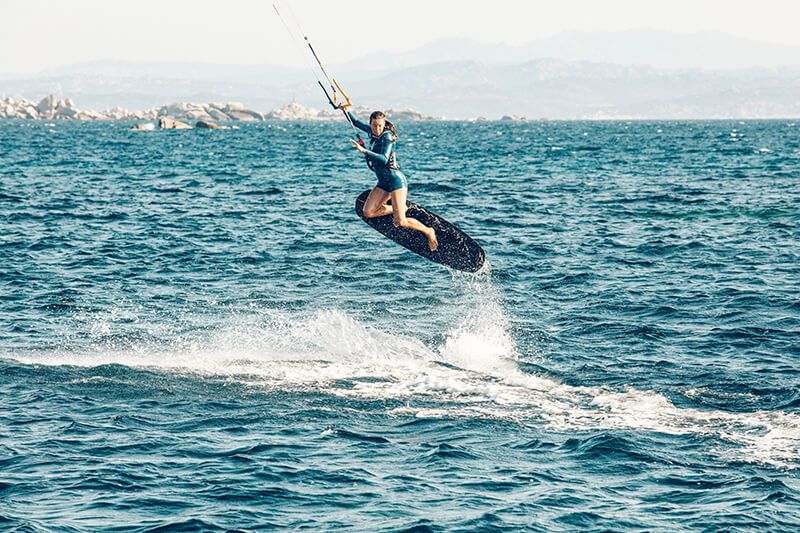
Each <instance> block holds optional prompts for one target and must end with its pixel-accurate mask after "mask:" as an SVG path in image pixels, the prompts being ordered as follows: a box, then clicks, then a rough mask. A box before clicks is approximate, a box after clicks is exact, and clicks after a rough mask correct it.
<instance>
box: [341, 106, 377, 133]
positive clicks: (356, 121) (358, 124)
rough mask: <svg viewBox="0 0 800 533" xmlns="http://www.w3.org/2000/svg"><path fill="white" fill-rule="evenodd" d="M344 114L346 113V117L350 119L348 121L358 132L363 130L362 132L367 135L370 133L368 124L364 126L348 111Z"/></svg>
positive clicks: (370, 129)
mask: <svg viewBox="0 0 800 533" xmlns="http://www.w3.org/2000/svg"><path fill="white" fill-rule="evenodd" d="M345 112H346V113H347V116H348V117H350V120H352V121H353V125H354V126H355V127H356V128H358V129H360V130H364V131H366V132H367V133H372V128H370V127H369V124H364V123H363V122H361V121H360V120H358V119H357V118H356V116H355V115H354V114H352V113H351V112H350V111H345Z"/></svg>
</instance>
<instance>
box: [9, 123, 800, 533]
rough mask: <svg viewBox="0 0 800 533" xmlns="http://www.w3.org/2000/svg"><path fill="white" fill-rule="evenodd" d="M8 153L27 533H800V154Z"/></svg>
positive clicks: (529, 134) (797, 127)
mask: <svg viewBox="0 0 800 533" xmlns="http://www.w3.org/2000/svg"><path fill="white" fill-rule="evenodd" d="M129 127H130V124H127V123H113V122H112V123H86V124H84V123H72V122H59V123H55V124H47V123H41V122H25V121H22V122H13V121H6V122H0V185H1V187H0V246H1V249H2V265H3V267H2V269H0V395H1V396H0V398H2V403H0V529H7V530H12V531H26V532H27V531H88V530H93V531H94V530H110V531H161V530H175V531H214V530H230V529H237V530H246V531H252V530H273V529H274V530H280V529H291V530H304V529H305V530H314V531H333V530H336V531H416V532H426V531H463V532H467V531H518V530H521V529H527V530H534V531H575V530H581V531H645V530H646V531H663V530H670V531H754V530H758V531H762V530H763V531H767V530H768V531H796V530H797V529H798V528H800V513H798V510H800V476H798V467H800V377H799V376H798V362H799V361H800V266H799V265H800V123H793V122H792V121H765V122H760V121H747V122H738V121H736V122H735V121H729V122H724V121H717V122H543V123H529V124H511V123H491V122H489V123H462V122H445V123H439V122H437V123H401V124H398V128H399V134H400V137H401V138H400V143H399V145H398V149H399V159H400V161H401V163H402V164H403V167H404V170H405V171H406V173H407V175H408V178H409V182H410V193H409V198H410V199H411V200H412V201H415V202H417V203H420V204H422V205H425V206H426V207H428V208H430V209H431V210H433V211H435V212H438V213H439V214H440V215H442V216H444V217H445V218H447V219H448V220H450V221H452V222H454V223H456V224H457V225H459V226H460V227H461V228H462V229H464V230H465V231H467V232H468V233H469V234H471V235H472V236H473V237H474V238H475V239H476V240H478V241H479V242H480V243H481V244H482V245H483V247H484V248H485V250H486V252H487V257H488V259H489V265H488V266H487V268H486V269H485V270H484V271H482V272H480V273H478V274H475V275H468V274H462V273H455V272H451V271H449V270H448V269H446V268H445V267H442V266H440V265H437V264H434V263H430V262H428V261H426V260H425V259H422V258H420V257H418V256H416V255H414V254H411V253H410V252H407V251H406V250H405V249H403V248H401V247H399V246H397V245H395V244H394V243H392V242H390V241H388V240H386V239H384V238H383V237H382V236H381V235H379V234H378V233H377V232H374V231H373V230H372V229H370V228H369V227H368V226H367V225H366V224H364V223H363V222H361V220H359V219H358V218H357V217H356V215H355V214H354V212H353V201H354V198H355V196H357V195H358V193H360V192H361V191H362V190H364V189H366V188H367V187H369V186H371V185H372V183H373V178H372V177H371V176H370V174H369V171H368V170H367V169H366V167H365V165H364V164H363V161H362V160H361V159H360V158H359V157H358V154H357V153H356V152H355V151H354V150H352V149H350V148H349V147H348V146H349V143H348V141H347V139H348V131H347V129H346V126H345V125H343V124H338V123H337V124H318V123H261V124H252V125H245V126H244V127H243V128H242V129H241V130H229V131H193V130H190V131H150V132H132V131H129V130H128V128H129Z"/></svg>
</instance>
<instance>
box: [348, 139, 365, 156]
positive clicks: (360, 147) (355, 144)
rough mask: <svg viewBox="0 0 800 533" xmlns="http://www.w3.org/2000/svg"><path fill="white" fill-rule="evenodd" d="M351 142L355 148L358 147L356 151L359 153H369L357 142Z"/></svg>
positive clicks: (351, 140)
mask: <svg viewBox="0 0 800 533" xmlns="http://www.w3.org/2000/svg"><path fill="white" fill-rule="evenodd" d="M350 142H351V143H353V146H355V147H356V150H358V151H359V152H361V153H362V154H363V153H364V152H366V151H367V149H366V148H364V147H363V146H361V145H360V144H358V143H357V142H356V141H354V140H353V139H350Z"/></svg>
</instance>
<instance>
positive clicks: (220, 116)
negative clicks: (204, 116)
mask: <svg viewBox="0 0 800 533" xmlns="http://www.w3.org/2000/svg"><path fill="white" fill-rule="evenodd" d="M208 114H209V115H210V116H211V118H212V119H213V120H219V121H221V122H226V121H228V120H230V119H231V117H229V116H228V115H226V114H225V113H223V112H222V111H220V110H219V109H216V108H214V107H212V108H211V109H209V110H208Z"/></svg>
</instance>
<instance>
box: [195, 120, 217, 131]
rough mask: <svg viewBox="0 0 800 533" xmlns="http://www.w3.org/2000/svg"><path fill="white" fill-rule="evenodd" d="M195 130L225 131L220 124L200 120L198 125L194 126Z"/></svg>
mask: <svg viewBox="0 0 800 533" xmlns="http://www.w3.org/2000/svg"><path fill="white" fill-rule="evenodd" d="M194 127H195V128H200V129H206V130H221V129H223V128H222V126H220V125H219V124H214V123H213V122H207V121H205V120H198V121H197V124H195V125H194Z"/></svg>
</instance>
